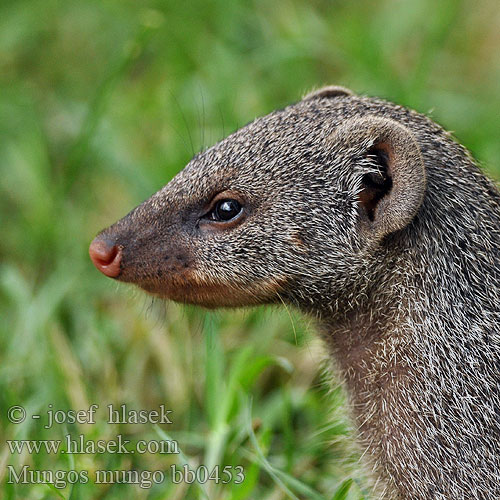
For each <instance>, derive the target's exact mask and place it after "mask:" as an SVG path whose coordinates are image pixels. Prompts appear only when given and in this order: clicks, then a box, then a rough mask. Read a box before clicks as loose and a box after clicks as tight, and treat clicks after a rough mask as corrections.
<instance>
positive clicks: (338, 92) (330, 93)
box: [302, 85, 354, 101]
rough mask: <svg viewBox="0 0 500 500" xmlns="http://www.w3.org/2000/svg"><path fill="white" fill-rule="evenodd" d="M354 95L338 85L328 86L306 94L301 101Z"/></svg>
mask: <svg viewBox="0 0 500 500" xmlns="http://www.w3.org/2000/svg"><path fill="white" fill-rule="evenodd" d="M346 95H347V96H349V95H354V94H353V92H351V91H350V90H349V89H346V88H345V87H340V86H339V85H329V86H328V87H323V88H321V89H317V90H313V91H312V92H309V93H307V94H306V95H305V96H304V97H303V98H302V100H303V101H308V100H310V99H320V98H322V97H338V96H346Z"/></svg>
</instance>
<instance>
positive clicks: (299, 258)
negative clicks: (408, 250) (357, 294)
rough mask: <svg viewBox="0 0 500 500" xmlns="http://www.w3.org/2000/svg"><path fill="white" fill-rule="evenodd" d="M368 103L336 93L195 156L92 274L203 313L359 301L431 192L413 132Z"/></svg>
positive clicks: (317, 95)
mask: <svg viewBox="0 0 500 500" xmlns="http://www.w3.org/2000/svg"><path fill="white" fill-rule="evenodd" d="M366 101H368V100H367V99H364V98H359V97H356V96H354V95H352V94H351V92H350V91H348V90H346V89H343V88H341V87H327V88H324V89H321V90H319V91H316V92H313V93H311V94H308V95H307V96H306V97H305V98H304V99H303V100H302V101H300V102H298V103H297V104H294V105H291V106H289V107H287V108H285V109H283V110H279V111H275V112H273V113H271V114H269V115H267V116H265V117H262V118H259V119H257V120H255V121H254V122H252V123H250V124H249V125H247V126H245V127H243V128H242V129H240V130H238V131H236V132H235V133H233V134H232V135H230V136H229V137H227V138H226V139H224V140H222V141H221V142H219V143H218V144H216V145H215V146H213V147H211V148H210V149H208V150H206V151H204V152H202V153H200V154H198V155H196V156H195V157H194V158H193V159H192V160H191V161H190V162H189V164H188V165H187V166H186V167H185V168H184V170H182V171H181V172H180V173H179V174H178V175H177V176H176V177H175V178H174V179H172V180H171V181H170V182H169V183H168V184H167V185H166V186H165V187H163V189H161V190H160V191H158V192H157V193H156V194H154V195H153V196H152V197H151V198H149V199H148V200H146V201H145V202H143V203H142V204H141V205H139V206H138V207H136V208H135V209H134V210H132V211H131V212H130V213H129V214H128V215H126V216H125V217H124V218H123V219H121V220H119V221H118V222H116V223H115V224H113V225H112V226H110V227H109V228H107V229H105V230H104V231H102V232H101V233H100V234H99V235H98V236H97V237H96V238H95V239H94V241H93V242H92V244H91V246H90V256H91V258H92V260H93V262H94V264H95V266H96V267H97V268H98V269H99V270H100V271H101V272H103V273H104V274H105V275H107V276H109V277H112V278H115V279H118V280H120V281H124V282H131V283H135V284H137V285H139V286H140V287H141V288H143V289H144V290H146V291H148V292H150V293H153V294H155V295H158V296H161V297H164V298H168V299H171V300H174V301H179V302H184V303H191V304H198V305H202V306H206V307H218V306H244V305H252V304H263V303H278V302H281V301H286V302H291V303H294V304H297V305H299V306H304V307H305V308H307V307H308V306H310V305H312V304H314V303H315V298H317V297H318V296H322V297H323V299H324V298H325V297H329V298H331V300H332V301H335V300H338V299H339V297H341V296H343V295H346V294H349V292H350V291H352V290H353V289H354V288H356V285H357V281H359V279H360V277H362V276H366V275H367V274H369V273H368V271H369V268H370V258H373V259H375V258H377V257H376V255H377V254H378V253H380V248H382V247H383V242H384V239H385V237H386V236H387V235H389V234H391V233H396V232H401V231H404V230H405V228H407V226H408V225H410V224H411V222H412V220H413V218H414V217H415V214H416V213H417V211H418V210H419V207H420V205H421V203H422V200H423V197H424V191H425V172H424V165H423V161H422V156H421V153H420V149H419V146H418V144H417V142H416V140H415V138H414V136H413V135H412V133H411V131H410V130H409V129H408V128H407V127H405V126H404V125H403V124H401V123H398V122H397V121H394V120H392V119H390V118H386V117H385V116H384V113H377V114H374V113H372V112H371V111H370V109H369V107H367V106H366ZM363 103H365V104H363ZM378 104H379V105H380V106H382V105H385V106H388V104H387V103H382V102H381V101H378ZM391 106H392V105H391ZM322 302H324V300H323V301H322Z"/></svg>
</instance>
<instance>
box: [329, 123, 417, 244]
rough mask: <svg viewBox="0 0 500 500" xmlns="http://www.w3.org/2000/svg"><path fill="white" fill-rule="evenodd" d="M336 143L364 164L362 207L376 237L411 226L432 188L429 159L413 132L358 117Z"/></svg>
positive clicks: (338, 133)
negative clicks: (427, 166)
mask: <svg viewBox="0 0 500 500" xmlns="http://www.w3.org/2000/svg"><path fill="white" fill-rule="evenodd" d="M334 142H335V144H336V147H340V148H341V150H342V151H344V152H346V151H349V154H354V156H355V158H356V159H357V160H358V166H360V168H361V176H362V178H361V186H360V187H361V190H360V191H359V194H358V197H359V204H360V207H361V209H362V212H363V217H364V222H365V224H366V226H367V227H368V228H369V231H370V232H371V233H372V234H373V235H374V236H375V238H376V239H379V238H382V237H384V236H385V235H387V234H389V233H392V232H394V231H398V230H400V229H403V228H404V227H405V226H407V225H408V224H409V223H410V222H411V221H412V219H413V218H414V216H415V215H416V213H417V211H418V209H419V208H420V206H421V204H422V202H423V199H424V194H425V187H426V176H425V167H424V161H423V158H422V154H421V151H420V147H419V145H418V143H417V141H416V139H415V137H414V136H413V134H412V133H411V132H410V130H409V129H407V128H406V127H405V126H403V125H401V124H399V123H398V122H396V121H394V120H391V119H389V118H382V117H376V116H367V117H362V118H353V119H350V120H348V121H347V122H345V123H343V124H342V125H341V126H340V127H339V128H338V129H337V131H336V132H335V133H334Z"/></svg>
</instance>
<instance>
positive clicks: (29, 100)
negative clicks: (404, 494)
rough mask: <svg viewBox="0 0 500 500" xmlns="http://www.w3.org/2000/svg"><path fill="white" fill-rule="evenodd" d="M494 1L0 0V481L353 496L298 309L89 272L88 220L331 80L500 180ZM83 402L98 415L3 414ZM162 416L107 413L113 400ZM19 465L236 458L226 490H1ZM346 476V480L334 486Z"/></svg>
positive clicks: (214, 493) (316, 347) (99, 494)
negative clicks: (56, 421) (79, 451)
mask: <svg viewBox="0 0 500 500" xmlns="http://www.w3.org/2000/svg"><path fill="white" fill-rule="evenodd" d="M499 27H500V16H499V13H498V6H497V2H496V1H495V0H484V1H479V2H475V1H472V0H468V1H465V0H464V1H456V0H443V1H442V2H432V1H431V0H420V1H414V2H397V1H389V0H385V1H381V2H376V3H374V2H370V1H368V0H362V1H359V2H340V1H326V0H324V1H322V0H315V1H312V2H306V1H292V0H285V1H283V2H279V3H278V2H267V1H263V0H254V1H250V2H245V1H243V0H235V1H231V2H228V1H226V0H224V1H222V0H216V1H213V2H203V1H201V0H194V1H191V2H186V3H184V4H181V3H179V2H173V1H172V2H168V1H160V0H158V1H144V2H133V1H121V2H119V1H117V0H104V1H99V2H98V1H86V2H85V1H82V0H79V1H77V0H67V1H64V2H63V1H58V0H43V1H41V0H40V1H38V0H15V1H13V0H10V1H9V0H4V1H3V2H2V3H1V4H0V227H1V233H2V234H1V238H0V478H1V485H0V498H6V499H17V498H22V499H30V500H31V499H49V498H65V499H71V500H80V499H81V500H83V499H109V500H113V499H118V498H124V497H125V498H137V499H146V498H147V499H169V500H172V499H184V498H186V499H206V498H209V499H210V500H212V499H215V500H219V499H220V500H225V499H227V500H229V499H231V500H238V499H241V500H246V499H248V500H250V499H265V500H279V499H287V498H299V499H309V498H311V499H329V500H331V499H333V498H335V499H341V498H348V499H351V500H352V499H360V498H369V497H368V494H367V493H366V488H367V487H366V481H365V479H364V477H363V473H362V471H361V468H360V467H359V465H358V463H357V460H358V454H357V451H356V449H355V447H354V446H353V445H352V429H351V428H350V426H349V424H348V421H347V420H346V418H345V410H344V407H345V401H344V396H343V393H342V390H341V389H340V388H339V387H337V386H335V388H334V389H333V390H329V387H330V384H329V383H328V378H327V376H326V375H325V373H324V371H323V370H322V369H321V367H322V366H323V363H322V362H321V360H322V359H323V357H324V356H323V353H322V349H321V345H320V343H319V341H318V340H317V339H316V337H315V335H314V325H313V324H310V322H309V320H308V319H307V318H302V317H301V316H300V315H298V314H297V313H296V312H295V311H286V310H283V309H278V308H276V309H264V308H260V309H255V310H248V311H224V312H217V313H207V312H204V311H202V310H199V309H195V308H182V307H180V306H177V305H175V304H167V305H164V304H162V303H161V302H159V301H156V302H152V301H151V299H150V298H147V297H146V296H145V295H143V294H142V293H139V292H135V291H132V290H131V289H130V288H129V287H126V286H117V285H116V284H114V283H113V282H112V281H111V280H108V279H105V278H104V277H103V276H101V275H99V274H98V272H97V271H96V270H95V269H94V268H93V266H92V265H91V263H90V261H89V259H88V256H87V248H88V244H89V242H90V240H91V239H92V237H93V236H94V235H95V233H96V232H97V231H99V230H100V229H102V228H103V227H105V226H107V225H109V224H110V223H112V222H114V221H115V220H116V219H118V218H119V217H121V216H123V215H124V214H125V213H127V211H129V210H130V209H131V208H133V207H134V206H135V205H136V204H137V203H139V202H140V201H142V200H143V199H145V198H147V197H148V196H149V195H151V194H152V193H153V192H154V191H156V190H157V189H159V188H160V187H161V186H162V185H163V184H165V183H166V182H167V181H168V180H169V179H170V178H171V177H172V176H173V175H174V174H175V173H176V172H177V171H179V170H180V169H181V168H182V166H183V165H184V164H185V163H186V162H187V161H188V160H189V158H190V157H191V156H192V154H193V153H195V152H197V151H199V150H200V149H202V148H204V147H207V146H209V145H211V144H212V143H214V142H215V141H217V140H218V139H220V138H222V137H223V136H224V135H225V134H227V133H228V132H230V131H232V130H234V129H235V128H237V127H238V126H241V125H243V124H245V123H247V122H248V121H250V120H252V119H253V118H254V117H256V116H258V115H261V114H264V113H267V112H269V111H271V110H273V109H275V108H278V107H282V106H284V105H286V104H287V103H289V102H292V101H294V100H297V99H299V98H300V96H301V95H302V94H303V93H304V92H305V91H307V90H309V89H311V88H313V87H316V86H319V85H321V84H327V83H337V84H343V85H345V86H348V87H350V88H352V89H353V90H354V91H356V92H358V93H366V94H370V95H378V96H381V97H385V98H388V99H390V100H393V101H397V102H399V103H401V104H404V105H408V106H411V107H414V108H416V109H418V110H419V111H421V112H425V113H431V116H432V117H433V118H434V119H436V120H437V121H438V122H440V123H441V124H443V125H444V126H445V127H446V128H447V129H451V130H453V131H454V133H455V135H456V136H457V137H458V138H459V140H460V141H461V142H463V143H464V144H465V145H466V146H467V147H468V148H469V149H470V150H471V151H472V152H473V154H474V155H475V156H476V157H477V158H478V160H479V161H480V162H481V164H482V165H483V166H484V168H485V169H486V170H488V171H489V172H490V174H491V175H492V176H495V177H497V178H500V161H499V160H500V143H499V141H498V130H499V118H498V116H499V115H498V109H499V105H500V89H499V86H498V81H499V79H500V50H499V40H498V31H499ZM92 403H95V404H98V405H99V406H100V410H99V413H98V415H97V422H96V423H95V424H94V425H85V424H67V425H66V426H63V425H56V426H54V428H52V429H44V428H43V424H44V423H46V421H42V422H37V421H36V420H33V419H31V418H29V417H28V418H27V419H26V421H25V422H23V423H22V424H18V425H14V424H12V423H10V422H9V421H8V419H7V409H8V408H9V407H11V406H13V405H22V406H24V407H26V409H27V412H28V415H32V414H36V413H41V414H42V415H43V414H44V412H46V411H47V407H48V404H52V405H53V408H54V409H65V410H69V409H82V408H88V407H89V405H90V404H92ZM122 403H125V404H127V406H128V408H129V409H155V408H158V406H159V405H160V404H165V405H166V406H167V407H168V408H170V409H172V410H173V411H174V413H173V416H172V420H173V424H172V425H160V426H154V425H110V424H107V423H106V421H105V418H104V409H105V407H106V406H107V405H108V404H115V405H120V404H122ZM68 433H70V434H71V435H73V436H77V435H78V434H82V433H83V434H85V436H86V437H87V439H113V437H114V436H116V435H117V434H123V435H124V436H125V437H126V438H127V439H130V440H132V441H134V442H135V441H137V440H151V439H156V440H160V439H167V438H168V437H170V438H172V439H175V440H177V441H178V443H179V446H180V448H181V451H182V453H181V454H179V455H159V454H144V455H138V454H136V455H120V454H110V453H106V454H97V455H90V454H89V455H69V454H57V455H52V454H46V453H39V454H31V455H30V454H27V453H25V454H22V455H20V456H19V455H12V454H10V452H9V450H8V447H7V446H6V443H5V441H6V440H8V439H9V440H11V439H36V440H40V439H61V438H62V437H63V436H64V435H65V434H68ZM7 463H9V464H12V465H14V466H15V467H16V468H17V469H18V468H19V467H21V466H22V465H25V464H26V465H29V466H30V467H32V468H33V469H39V470H41V469H49V470H56V469H60V470H69V469H76V470H86V471H89V475H90V476H92V474H93V472H94V471H95V470H99V469H108V470H132V469H137V470H157V469H158V470H162V471H169V468H170V466H171V465H172V464H177V465H179V466H181V465H182V464H184V463H189V464H191V466H193V467H195V466H196V465H200V464H204V465H207V466H210V467H211V466H214V465H222V466H224V465H229V466H235V465H239V464H241V465H242V466H244V468H245V472H246V480H245V481H244V482H243V483H242V484H239V485H236V484H234V483H231V484H227V485H218V486H217V485H214V484H212V485H198V486H197V485H192V486H189V485H187V484H185V483H184V484H172V482H170V481H165V482H164V483H163V484H160V485H155V486H153V487H151V488H149V489H147V488H140V487H138V486H133V485H120V484H115V485H102V484H101V485H99V484H94V483H93V481H91V480H89V482H88V483H87V484H75V485H74V486H73V487H70V486H68V487H67V488H64V489H60V490H56V489H54V488H50V487H49V486H46V485H13V484H8V483H7V481H6V479H7V476H6V464H7ZM351 479H352V480H353V481H351Z"/></svg>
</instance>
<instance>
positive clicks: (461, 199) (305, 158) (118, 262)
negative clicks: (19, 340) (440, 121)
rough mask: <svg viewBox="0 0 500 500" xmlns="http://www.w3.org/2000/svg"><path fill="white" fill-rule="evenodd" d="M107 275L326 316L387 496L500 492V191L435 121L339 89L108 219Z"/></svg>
mask: <svg viewBox="0 0 500 500" xmlns="http://www.w3.org/2000/svg"><path fill="white" fill-rule="evenodd" d="M90 255H91V257H92V260H93V262H94V264H95V265H96V267H97V268H98V269H99V270H100V271H102V272H103V273H104V274H105V275H107V276H109V277H112V278H116V279H118V280H120V281H124V282H131V283H135V284H137V285H139V286H140V287H141V288H143V289H144V290H146V291H148V292H150V293H153V294H156V295H158V296H161V297H165V298H167V299H171V300H174V301H178V302H183V303H191V304H199V305H201V306H205V307H209V308H212V307H221V306H222V307H224V306H247V305H252V304H266V303H278V304H279V303H281V302H284V303H286V304H292V305H293V306H296V307H298V308H299V309H301V310H302V311H304V312H306V313H308V314H312V315H314V316H315V317H317V322H318V325H319V330H320V331H321V333H322V336H323V338H324V340H325V343H326V345H327V348H328V350H329V353H330V354H331V357H332V359H333V360H334V362H335V364H336V366H337V367H338V371H339V372H340V374H341V376H342V378H343V380H344V382H345V386H346V388H347V392H348V394H349V398H350V402H351V403H352V411H353V413H354V418H355V421H356V422H357V427H358V428H359V432H358V434H359V442H360V443H361V445H362V446H363V448H364V450H365V455H366V456H367V457H368V458H369V460H370V463H371V465H372V467H373V470H374V474H375V476H376V478H377V480H378V481H379V483H381V484H383V485H384V488H385V489H384V493H383V494H382V496H383V497H384V498H400V499H403V498H404V499H429V500H430V499H433V500H435V499H453V500H460V499H499V498H500V194H499V191H498V190H497V188H496V187H495V186H494V184H493V183H492V182H491V181H490V180H488V179H487V178H486V177H485V176H484V175H483V174H482V173H481V172H480V170H479V168H478V167H477V166H476V164H475V162H474V160H473V159H472V157H471V156H470V154H469V153H468V152H467V151H466V149H465V148H464V147H462V146H461V145H460V144H458V143H457V142H455V141H454V140H453V138H452V137H451V135H450V134H449V133H447V132H446V131H445V130H443V129H442V128H441V127H439V126H438V125H436V124H435V123H434V122H433V121H431V120H430V119H429V118H427V117H426V116H423V115H421V114H418V113H416V112H414V111H411V110H408V109H405V108H403V107H400V106H397V105H394V104H391V103H389V102H385V101H382V100H378V99H372V98H367V97H359V96H356V95H353V94H352V92H350V91H349V90H347V89H344V88H341V87H327V88H324V89H321V90H318V91H316V92H312V93H311V94H309V95H307V96H306V97H305V98H304V99H303V100H301V101H300V102H298V103H296V104H293V105H291V106H288V107H286V108H284V109H282V110H279V111H275V112H273V113H271V114H269V115H267V116H264V117H262V118H259V119H256V120H255V121H254V122H252V123H250V124H249V125H247V126H245V127H243V128H242V129H240V130H238V131H236V132H235V133H233V134H232V135H230V136H229V137H227V138H226V139H224V140H222V141H221V142H219V143H218V144H216V145H215V146H213V147H211V148H210V149H208V150H206V151H204V152H202V153H201V154H198V155H196V156H195V157H194V158H193V159H192V161H191V162H190V163H189V164H188V165H187V166H186V167H185V169H184V170H182V171H181V172H180V173H179V174H178V175H177V176H176V177H175V178H174V179H173V180H172V181H171V182H169V183H168V184H167V185H166V186H165V187H164V188H163V189H161V190H160V191H159V192H157V193H156V194H154V195H153V196H152V197H151V198H149V199H148V200H146V201H145V202H144V203H142V204H141V205H139V206H138V207H137V208H135V209H134V210H132V211H131V212H130V213H129V214H128V215H127V216H126V217H124V218H123V219H121V220H119V221H118V222H116V223H115V224H114V225H112V226H111V227H109V228H107V229H105V230H104V231H103V232H101V233H100V234H99V235H98V236H97V237H96V239H95V240H94V241H93V242H92V244H91V247H90Z"/></svg>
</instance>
